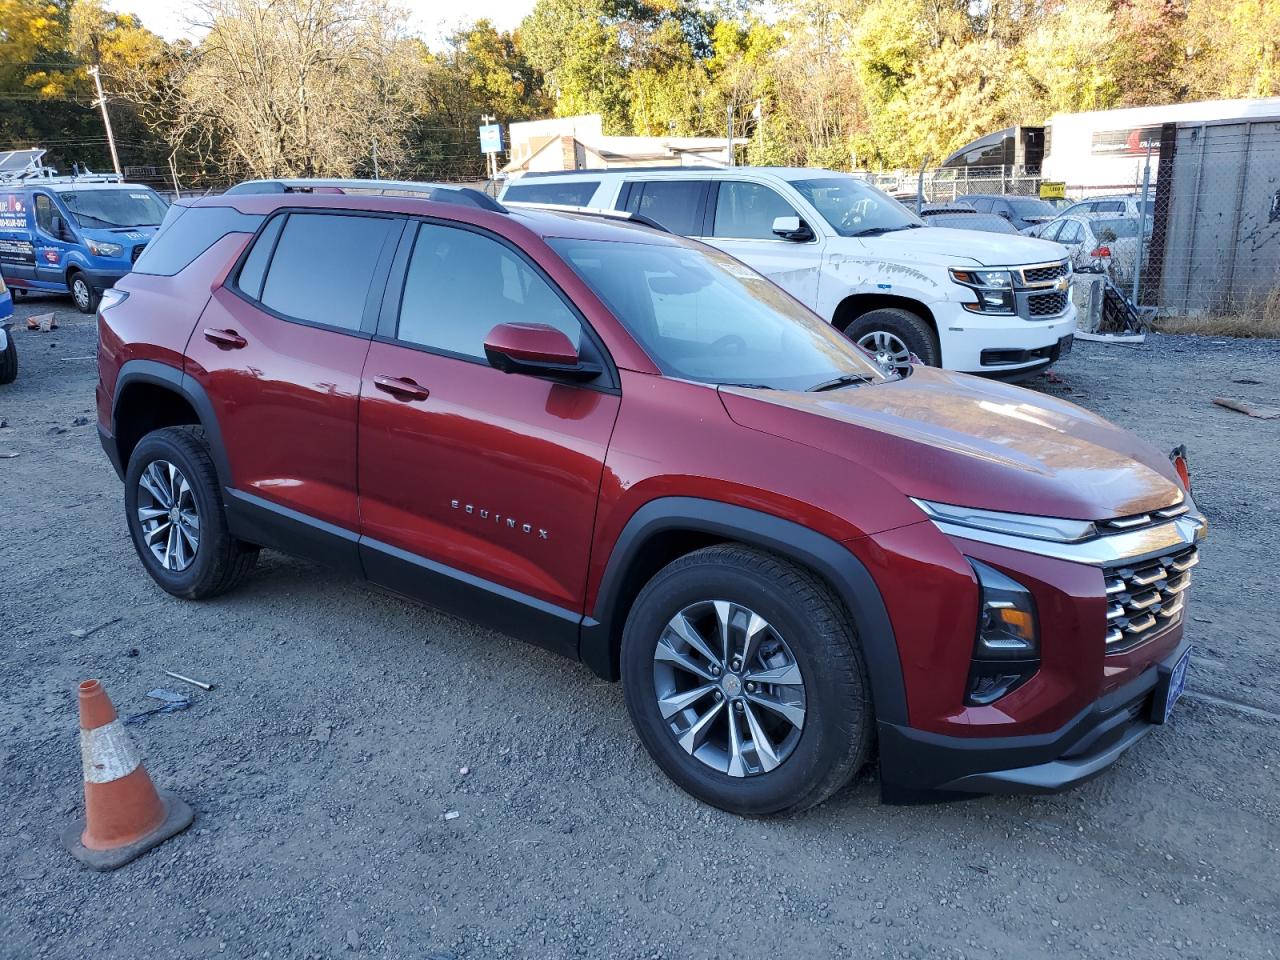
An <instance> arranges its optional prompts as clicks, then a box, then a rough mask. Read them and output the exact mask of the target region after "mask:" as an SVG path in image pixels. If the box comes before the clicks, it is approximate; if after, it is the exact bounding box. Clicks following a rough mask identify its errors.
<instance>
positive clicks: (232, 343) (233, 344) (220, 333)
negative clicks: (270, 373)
mask: <svg viewBox="0 0 1280 960" xmlns="http://www.w3.org/2000/svg"><path fill="white" fill-rule="evenodd" d="M204 338H205V339H206V340H208V341H209V342H210V343H216V344H217V345H218V346H219V347H221V348H222V349H223V350H239V349H240V348H241V347H247V346H248V345H249V341H248V340H246V339H245V338H244V337H242V336H240V334H238V333H236V332H235V331H234V330H214V329H213V328H212V327H211V328H209V329H207V330H205V332H204Z"/></svg>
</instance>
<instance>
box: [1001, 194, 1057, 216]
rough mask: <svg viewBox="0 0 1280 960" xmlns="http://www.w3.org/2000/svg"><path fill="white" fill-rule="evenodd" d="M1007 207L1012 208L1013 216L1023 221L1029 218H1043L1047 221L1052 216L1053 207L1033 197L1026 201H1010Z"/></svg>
mask: <svg viewBox="0 0 1280 960" xmlns="http://www.w3.org/2000/svg"><path fill="white" fill-rule="evenodd" d="M1009 205H1010V206H1011V207H1013V212H1014V214H1015V215H1017V216H1019V217H1021V218H1022V219H1023V220H1027V219H1029V218H1031V217H1044V218H1045V219H1046V220H1047V219H1049V218H1050V217H1052V216H1053V207H1051V206H1049V204H1047V203H1045V202H1044V201H1043V200H1036V199H1035V198H1034V197H1033V198H1031V199H1027V200H1010V201H1009Z"/></svg>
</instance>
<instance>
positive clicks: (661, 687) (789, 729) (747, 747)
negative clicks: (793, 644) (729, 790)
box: [653, 600, 805, 777]
mask: <svg viewBox="0 0 1280 960" xmlns="http://www.w3.org/2000/svg"><path fill="white" fill-rule="evenodd" d="M653 680H654V689H655V692H656V694H657V699H658V710H659V711H660V712H661V714H662V718H663V720H664V721H665V722H666V724H667V726H668V728H669V729H670V731H671V735H672V736H673V737H675V738H676V741H677V742H678V743H679V744H680V746H681V747H682V748H683V749H684V750H685V752H687V753H689V754H690V755H691V756H694V757H696V758H697V759H698V760H700V761H701V762H702V763H704V764H706V765H707V766H708V767H711V768H712V769H713V770H718V771H719V772H721V773H727V774H728V775H729V776H731V777H749V776H755V775H757V774H761V773H768V772H769V771H770V770H773V769H775V768H776V767H778V766H779V765H780V764H781V763H783V761H785V760H786V759H787V757H789V756H790V755H791V753H792V751H794V750H795V748H796V744H798V743H799V742H800V734H801V731H802V730H803V729H804V717H805V688H804V678H803V677H802V676H801V674H800V666H799V664H797V663H796V658H795V655H794V654H792V652H791V648H790V647H788V646H787V643H786V641H785V640H783V639H782V637H781V635H779V633H778V631H777V630H775V629H774V628H773V626H771V625H770V624H769V622H768V621H767V620H765V619H764V618H763V617H761V616H760V615H759V614H758V613H756V612H755V611H754V610H750V609H748V608H747V607H744V606H742V605H741V604H737V603H731V602H730V601H728V600H704V601H700V602H698V603H694V604H690V605H689V606H687V607H685V608H684V609H683V610H681V611H680V612H679V613H677V614H676V615H675V616H674V617H672V618H671V620H670V622H669V623H668V624H667V625H666V627H665V628H664V629H663V631H662V636H661V637H659V638H658V645H657V649H656V650H655V651H654V654H653Z"/></svg>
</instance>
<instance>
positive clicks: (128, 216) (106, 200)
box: [58, 187, 169, 229]
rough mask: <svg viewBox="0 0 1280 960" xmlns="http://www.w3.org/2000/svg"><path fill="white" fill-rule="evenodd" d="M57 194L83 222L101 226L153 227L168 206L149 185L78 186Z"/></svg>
mask: <svg viewBox="0 0 1280 960" xmlns="http://www.w3.org/2000/svg"><path fill="white" fill-rule="evenodd" d="M58 196H59V197H61V198H62V202H63V203H64V204H66V206H67V210H68V211H70V213H71V215H72V216H74V217H75V218H76V222H77V223H79V224H80V226H82V227H90V228H94V227H96V228H100V229H108V228H111V227H154V226H156V225H157V224H159V223H160V221H161V220H163V219H164V212H165V210H167V209H168V206H169V205H168V204H167V203H165V202H164V201H163V200H161V199H160V198H159V197H158V196H157V195H156V192H155V191H154V190H152V189H151V188H150V187H118V188H111V189H106V190H77V191H67V192H65V193H59V194H58Z"/></svg>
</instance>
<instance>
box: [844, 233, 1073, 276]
mask: <svg viewBox="0 0 1280 960" xmlns="http://www.w3.org/2000/svg"><path fill="white" fill-rule="evenodd" d="M859 242H860V243H862V244H864V245H865V248H866V249H867V250H868V251H870V252H872V253H874V254H875V255H876V256H883V257H886V258H888V259H892V260H903V261H906V262H912V261H916V262H918V261H919V260H920V258H921V254H924V255H927V256H928V257H930V259H931V260H932V261H933V262H936V263H938V264H939V265H943V266H951V265H957V264H958V265H960V266H965V265H966V264H969V265H972V264H977V265H978V266H983V267H1005V266H1018V265H1020V264H1024V263H1043V262H1044V261H1046V260H1061V259H1063V257H1064V253H1063V251H1062V247H1061V246H1059V245H1058V244H1056V243H1053V242H1051V241H1049V240H1038V239H1035V238H1033V237H1023V236H1015V235H1013V234H1006V233H980V232H978V231H975V230H956V229H953V228H951V227H926V228H924V229H919V230H895V231H893V232H892V233H883V234H880V235H879V236H875V237H861V238H859Z"/></svg>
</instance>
